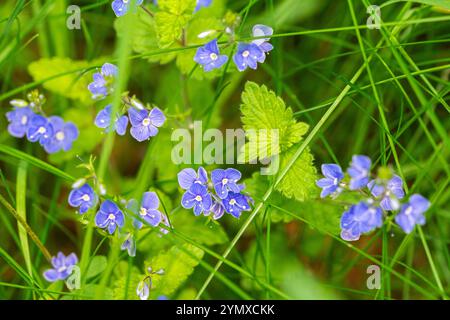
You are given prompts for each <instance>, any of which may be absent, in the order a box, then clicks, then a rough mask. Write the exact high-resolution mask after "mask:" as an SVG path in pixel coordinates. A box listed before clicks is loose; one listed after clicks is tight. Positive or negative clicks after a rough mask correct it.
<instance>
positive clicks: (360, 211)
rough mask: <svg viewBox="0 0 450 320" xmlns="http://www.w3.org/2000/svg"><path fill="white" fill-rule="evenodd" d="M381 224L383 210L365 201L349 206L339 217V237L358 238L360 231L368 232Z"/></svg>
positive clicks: (352, 239)
mask: <svg viewBox="0 0 450 320" xmlns="http://www.w3.org/2000/svg"><path fill="white" fill-rule="evenodd" d="M382 224H383V212H382V211H381V209H380V208H378V207H373V206H370V205H368V204H366V203H365V202H360V203H358V204H357V205H354V206H351V207H350V209H349V210H348V211H346V212H344V214H343V215H342V217H341V228H342V232H341V238H342V239H344V240H347V241H355V240H358V239H359V237H360V235H361V234H362V233H366V232H370V231H372V230H373V229H375V228H377V227H381V225H382Z"/></svg>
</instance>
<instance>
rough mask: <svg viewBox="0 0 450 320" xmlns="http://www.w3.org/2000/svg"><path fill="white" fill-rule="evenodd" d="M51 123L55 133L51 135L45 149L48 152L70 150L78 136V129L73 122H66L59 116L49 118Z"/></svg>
mask: <svg viewBox="0 0 450 320" xmlns="http://www.w3.org/2000/svg"><path fill="white" fill-rule="evenodd" d="M49 122H50V125H51V126H52V129H53V134H52V136H51V137H49V138H48V139H47V140H46V142H45V144H44V149H45V151H47V152H48V153H55V152H57V151H59V150H61V149H62V150H64V151H69V150H70V149H71V148H72V142H73V141H74V140H76V139H77V138H78V129H77V127H76V126H75V124H73V123H72V122H64V120H63V119H62V118H60V117H57V116H52V117H50V118H49Z"/></svg>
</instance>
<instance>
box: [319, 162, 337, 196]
mask: <svg viewBox="0 0 450 320" xmlns="http://www.w3.org/2000/svg"><path fill="white" fill-rule="evenodd" d="M321 169H322V174H323V175H324V176H325V178H322V179H320V180H317V181H316V185H317V186H318V187H320V188H322V192H321V193H320V197H321V198H325V197H326V196H328V195H330V194H334V193H335V192H336V193H338V192H339V189H340V187H339V183H340V182H341V180H342V179H344V173H343V172H342V169H341V167H340V166H339V165H337V164H334V163H325V164H323V165H322V167H321Z"/></svg>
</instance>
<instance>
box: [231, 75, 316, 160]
mask: <svg viewBox="0 0 450 320" xmlns="http://www.w3.org/2000/svg"><path fill="white" fill-rule="evenodd" d="M241 112H242V117H241V120H242V123H243V128H244V130H246V131H247V133H248V134H247V137H248V140H249V142H248V143H246V144H245V146H244V149H243V150H241V153H240V160H244V161H251V160H255V159H256V158H255V157H258V158H266V157H270V156H273V155H277V154H279V153H280V152H282V151H285V150H287V149H289V148H290V147H291V146H292V145H293V144H295V143H297V142H299V141H300V140H301V138H302V136H303V135H304V134H305V133H306V132H307V131H308V125H307V124H305V123H303V122H298V123H297V122H296V121H295V119H294V117H293V112H292V109H291V108H288V107H286V105H285V103H284V101H283V100H282V99H281V98H280V97H277V96H276V94H275V93H274V92H273V91H271V90H268V89H267V87H266V86H265V85H262V86H259V85H257V84H256V83H254V82H250V81H248V82H247V83H246V85H245V90H244V92H243V93H242V105H241ZM251 132H254V133H255V134H254V135H252V134H250V133H251ZM242 151H245V152H242Z"/></svg>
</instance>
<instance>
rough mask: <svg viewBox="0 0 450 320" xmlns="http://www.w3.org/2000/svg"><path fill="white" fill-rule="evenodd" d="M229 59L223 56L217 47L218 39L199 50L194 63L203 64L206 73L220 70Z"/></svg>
mask: <svg viewBox="0 0 450 320" xmlns="http://www.w3.org/2000/svg"><path fill="white" fill-rule="evenodd" d="M227 60H228V57H227V56H226V55H221V54H220V52H219V47H218V46H217V39H214V40H212V41H210V42H208V43H207V44H205V45H204V46H203V47H200V48H198V49H197V52H196V53H195V56H194V61H195V62H197V63H198V64H201V65H202V66H203V68H204V70H205V72H209V71H211V70H213V69H217V68H220V67H221V66H223V65H224V64H225V62H227Z"/></svg>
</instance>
